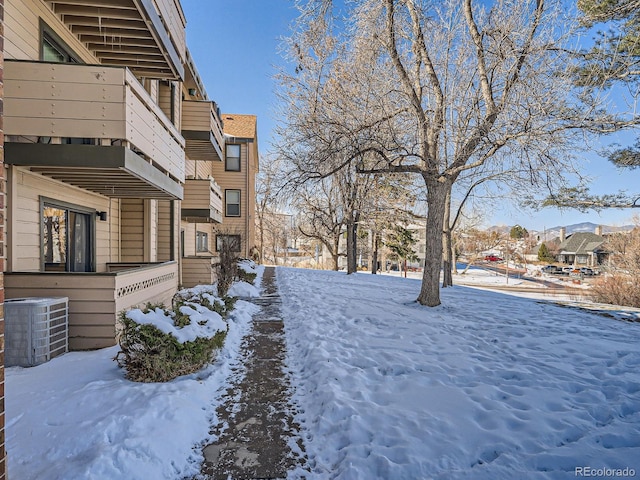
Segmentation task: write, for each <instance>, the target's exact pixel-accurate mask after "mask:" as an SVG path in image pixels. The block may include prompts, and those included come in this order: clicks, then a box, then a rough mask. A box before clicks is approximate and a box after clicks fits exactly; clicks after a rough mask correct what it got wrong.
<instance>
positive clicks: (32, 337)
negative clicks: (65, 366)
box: [4, 297, 69, 367]
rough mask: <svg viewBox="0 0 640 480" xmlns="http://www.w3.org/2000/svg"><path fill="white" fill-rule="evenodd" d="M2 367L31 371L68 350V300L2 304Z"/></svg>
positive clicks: (15, 299)
mask: <svg viewBox="0 0 640 480" xmlns="http://www.w3.org/2000/svg"><path fill="white" fill-rule="evenodd" d="M4 318H5V334H4V337H5V365H6V366H7V367H13V366H20V367H33V366H35V365H40V364H41V363H44V362H48V361H49V360H51V359H52V358H54V357H57V356H58V355H62V354H63V353H65V352H67V351H68V349H69V340H68V339H69V335H68V327H69V299H68V298H67V297H53V298H37V297H36V298H12V299H7V300H5V304H4Z"/></svg>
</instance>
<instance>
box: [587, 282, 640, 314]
mask: <svg viewBox="0 0 640 480" xmlns="http://www.w3.org/2000/svg"><path fill="white" fill-rule="evenodd" d="M591 298H592V299H593V301H595V302H599V303H610V304H612V305H624V306H627V307H640V285H639V284H638V280H637V279H636V278H634V277H632V276H631V275H623V274H615V275H608V276H606V277H604V278H600V279H598V280H597V281H596V282H594V284H593V286H592V287H591Z"/></svg>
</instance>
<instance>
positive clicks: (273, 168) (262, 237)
mask: <svg viewBox="0 0 640 480" xmlns="http://www.w3.org/2000/svg"><path fill="white" fill-rule="evenodd" d="M281 177H282V165H281V162H280V161H279V160H278V158H277V157H275V156H273V155H270V156H267V157H266V158H264V159H263V161H262V164H261V166H260V172H259V173H258V176H257V177H256V229H257V232H258V253H259V255H260V259H261V261H262V259H264V258H265V253H266V249H267V247H268V246H271V250H273V243H274V239H275V238H276V237H278V236H279V235H280V231H281V230H282V226H281V225H280V224H281V222H280V221H279V218H278V217H274V215H275V214H277V213H278V212H279V211H280V208H281V207H282V206H283V204H284V202H283V201H282V198H281V196H280V195H279V188H280V179H281Z"/></svg>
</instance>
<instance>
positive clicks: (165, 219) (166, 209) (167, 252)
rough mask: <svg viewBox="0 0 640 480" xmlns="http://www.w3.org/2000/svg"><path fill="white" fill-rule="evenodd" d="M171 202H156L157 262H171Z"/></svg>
mask: <svg viewBox="0 0 640 480" xmlns="http://www.w3.org/2000/svg"><path fill="white" fill-rule="evenodd" d="M171 205H172V204H171V202H169V201H158V258H157V261H159V262H166V261H169V260H171V259H172V258H175V257H172V255H171V232H172V228H171Z"/></svg>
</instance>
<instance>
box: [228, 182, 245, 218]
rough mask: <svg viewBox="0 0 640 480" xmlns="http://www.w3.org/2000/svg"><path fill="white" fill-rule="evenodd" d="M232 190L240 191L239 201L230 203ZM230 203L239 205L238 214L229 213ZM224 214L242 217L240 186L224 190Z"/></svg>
mask: <svg viewBox="0 0 640 480" xmlns="http://www.w3.org/2000/svg"><path fill="white" fill-rule="evenodd" d="M231 192H238V203H231V204H230V203H229V193H231ZM229 205H238V214H237V215H230V214H229ZM224 216H225V217H233V218H239V217H242V190H240V189H239V188H229V189H226V190H225V191H224Z"/></svg>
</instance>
